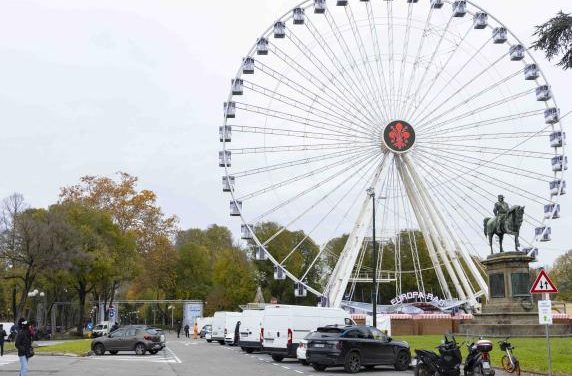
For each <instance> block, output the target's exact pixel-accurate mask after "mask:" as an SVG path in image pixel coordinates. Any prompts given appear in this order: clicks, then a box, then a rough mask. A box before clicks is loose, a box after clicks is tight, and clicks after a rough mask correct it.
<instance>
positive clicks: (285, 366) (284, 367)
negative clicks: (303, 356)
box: [282, 366, 290, 369]
mask: <svg viewBox="0 0 572 376" xmlns="http://www.w3.org/2000/svg"><path fill="white" fill-rule="evenodd" d="M282 368H284V369H290V367H286V366H282Z"/></svg>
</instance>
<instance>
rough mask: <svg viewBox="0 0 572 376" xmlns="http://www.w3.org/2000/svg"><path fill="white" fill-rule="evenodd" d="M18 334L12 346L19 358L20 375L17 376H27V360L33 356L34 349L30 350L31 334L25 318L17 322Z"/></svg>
mask: <svg viewBox="0 0 572 376" xmlns="http://www.w3.org/2000/svg"><path fill="white" fill-rule="evenodd" d="M18 327H19V330H18V334H16V340H15V342H14V344H15V345H16V349H18V358H20V373H19V376H27V375H28V359H30V358H31V357H32V356H34V349H33V348H32V334H31V332H30V324H29V323H28V322H27V321H26V319H25V318H23V317H22V318H21V319H19V320H18Z"/></svg>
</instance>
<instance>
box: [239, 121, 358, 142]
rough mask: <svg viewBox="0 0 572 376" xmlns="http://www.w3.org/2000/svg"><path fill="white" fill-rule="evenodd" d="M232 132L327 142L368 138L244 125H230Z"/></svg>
mask: <svg viewBox="0 0 572 376" xmlns="http://www.w3.org/2000/svg"><path fill="white" fill-rule="evenodd" d="M230 126H231V127H232V128H231V129H232V131H233V132H236V133H254V134H265V135H275V136H285V137H296V138H307V139H315V140H328V141H345V142H348V141H353V140H368V139H369V138H367V137H363V136H353V137H349V136H344V135H338V134H335V133H321V132H310V131H296V130H291V129H285V128H270V127H252V126H246V125H237V124H231V125H230Z"/></svg>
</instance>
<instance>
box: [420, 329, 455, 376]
mask: <svg viewBox="0 0 572 376" xmlns="http://www.w3.org/2000/svg"><path fill="white" fill-rule="evenodd" d="M437 350H438V351H439V355H437V354H435V353H434V352H433V351H429V350H415V353H416V356H415V358H416V359H417V364H416V365H415V376H433V375H441V376H459V375H460V374H461V361H462V358H461V350H460V349H459V346H458V345H457V341H456V340H455V337H454V336H451V340H449V338H448V337H447V336H446V335H445V340H444V341H443V343H442V344H440V345H439V346H437Z"/></svg>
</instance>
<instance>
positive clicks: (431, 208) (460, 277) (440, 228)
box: [403, 155, 476, 304]
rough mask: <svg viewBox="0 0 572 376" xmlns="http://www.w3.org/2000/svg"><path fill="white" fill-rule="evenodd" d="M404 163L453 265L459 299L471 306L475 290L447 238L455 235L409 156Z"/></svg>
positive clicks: (452, 277)
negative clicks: (469, 301) (468, 300)
mask: <svg viewBox="0 0 572 376" xmlns="http://www.w3.org/2000/svg"><path fill="white" fill-rule="evenodd" d="M403 162H404V164H405V166H406V167H407V169H408V170H409V171H410V174H411V176H412V178H413V180H414V181H415V182H416V185H417V186H418V187H419V192H420V194H421V198H422V200H423V202H424V204H425V205H426V207H427V213H428V214H429V216H430V217H431V222H432V223H433V225H434V226H435V229H436V230H437V233H438V235H439V238H440V239H441V241H442V243H441V244H442V246H443V248H444V252H445V253H446V254H447V256H448V257H449V259H450V260H451V264H452V265H453V268H454V273H455V274H454V275H452V276H451V279H452V280H453V283H454V284H455V287H456V288H457V290H458V292H459V297H460V298H461V299H462V300H466V299H467V297H469V298H470V299H471V300H472V301H471V304H474V303H476V300H475V298H474V292H473V289H472V287H471V285H470V283H469V280H468V279H467V278H466V276H465V272H464V271H463V267H462V266H461V263H460V262H459V257H458V255H457V253H456V252H455V250H454V247H453V246H452V244H451V242H450V241H449V238H448V237H447V236H446V234H447V233H448V234H449V236H450V237H453V233H452V232H451V230H450V229H449V231H448V232H447V231H445V229H444V227H446V222H445V221H444V218H443V216H442V214H441V213H440V212H439V210H438V209H437V206H436V205H435V202H434V201H433V200H432V199H431V197H430V196H429V193H428V192H427V187H426V186H425V184H424V182H423V181H422V180H421V178H420V176H419V175H418V174H417V171H416V170H415V168H414V166H413V163H412V162H411V160H410V159H409V157H408V156H407V155H405V156H403ZM459 281H460V282H461V284H462V287H463V288H460V287H461V286H459Z"/></svg>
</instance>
